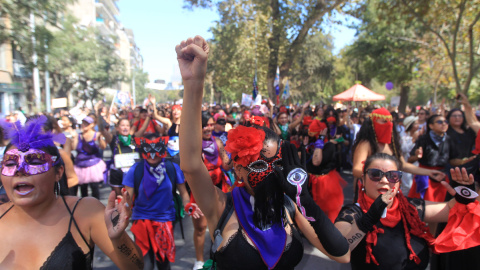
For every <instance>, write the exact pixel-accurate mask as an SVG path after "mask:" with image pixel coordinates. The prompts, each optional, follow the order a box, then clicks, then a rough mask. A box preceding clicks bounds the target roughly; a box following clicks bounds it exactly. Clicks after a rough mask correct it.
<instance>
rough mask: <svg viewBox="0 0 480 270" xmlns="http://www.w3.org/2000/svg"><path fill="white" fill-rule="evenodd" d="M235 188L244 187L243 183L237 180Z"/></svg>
mask: <svg viewBox="0 0 480 270" xmlns="http://www.w3.org/2000/svg"><path fill="white" fill-rule="evenodd" d="M235 186H236V187H244V186H245V182H244V181H240V180H237V181H236V182H235Z"/></svg>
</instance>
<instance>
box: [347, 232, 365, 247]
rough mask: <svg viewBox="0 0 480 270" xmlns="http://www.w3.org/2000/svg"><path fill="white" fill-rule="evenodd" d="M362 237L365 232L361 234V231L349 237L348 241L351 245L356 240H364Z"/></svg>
mask: <svg viewBox="0 0 480 270" xmlns="http://www.w3.org/2000/svg"><path fill="white" fill-rule="evenodd" d="M362 238H363V234H361V233H356V234H354V235H352V237H350V238H348V239H347V241H348V243H349V244H350V245H351V244H353V243H354V242H355V241H358V240H362Z"/></svg>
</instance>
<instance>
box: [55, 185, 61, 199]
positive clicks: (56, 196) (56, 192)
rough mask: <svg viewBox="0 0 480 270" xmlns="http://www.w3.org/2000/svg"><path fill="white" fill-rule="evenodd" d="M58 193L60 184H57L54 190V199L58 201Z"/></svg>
mask: <svg viewBox="0 0 480 270" xmlns="http://www.w3.org/2000/svg"><path fill="white" fill-rule="evenodd" d="M59 193H60V183H59V182H57V188H56V189H55V199H58V194H59Z"/></svg>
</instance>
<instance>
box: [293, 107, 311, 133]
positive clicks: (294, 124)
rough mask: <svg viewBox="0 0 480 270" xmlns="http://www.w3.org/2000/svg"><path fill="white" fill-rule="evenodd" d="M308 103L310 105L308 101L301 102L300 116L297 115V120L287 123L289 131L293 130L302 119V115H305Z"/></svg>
mask: <svg viewBox="0 0 480 270" xmlns="http://www.w3.org/2000/svg"><path fill="white" fill-rule="evenodd" d="M309 105H310V101H307V103H305V104H303V106H302V113H301V114H300V117H298V119H297V120H295V121H293V122H292V123H291V124H290V125H288V129H289V130H290V131H291V130H293V129H294V128H295V127H296V126H298V125H299V124H300V123H301V122H302V121H303V116H304V115H305V110H306V109H307V108H308V106H309Z"/></svg>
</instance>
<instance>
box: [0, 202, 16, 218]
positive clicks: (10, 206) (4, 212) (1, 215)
mask: <svg viewBox="0 0 480 270" xmlns="http://www.w3.org/2000/svg"><path fill="white" fill-rule="evenodd" d="M14 205H15V204H12V206H10V208H8V209H7V211H5V212H4V213H3V214H2V215H1V216H0V219H2V218H3V216H5V215H6V214H7V213H8V212H9V211H10V209H12V207H13V206H14Z"/></svg>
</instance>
